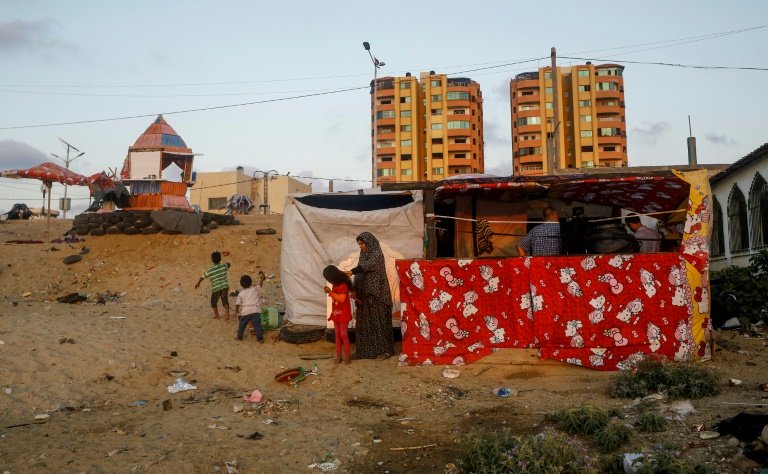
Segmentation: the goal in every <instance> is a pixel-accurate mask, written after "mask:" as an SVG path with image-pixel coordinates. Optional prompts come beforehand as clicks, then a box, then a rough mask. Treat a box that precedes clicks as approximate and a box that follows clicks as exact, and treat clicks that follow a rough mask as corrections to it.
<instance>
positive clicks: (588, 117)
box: [580, 115, 592, 122]
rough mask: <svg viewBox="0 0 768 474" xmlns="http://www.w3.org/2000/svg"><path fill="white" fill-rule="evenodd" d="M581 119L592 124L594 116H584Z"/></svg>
mask: <svg viewBox="0 0 768 474" xmlns="http://www.w3.org/2000/svg"><path fill="white" fill-rule="evenodd" d="M580 119H581V121H582V122H591V121H592V116H591V115H582V116H581V117H580Z"/></svg>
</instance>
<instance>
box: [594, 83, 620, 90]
mask: <svg viewBox="0 0 768 474" xmlns="http://www.w3.org/2000/svg"><path fill="white" fill-rule="evenodd" d="M596 86H597V90H599V91H615V90H618V89H619V86H618V85H617V84H616V83H615V82H598V83H597V84H596Z"/></svg>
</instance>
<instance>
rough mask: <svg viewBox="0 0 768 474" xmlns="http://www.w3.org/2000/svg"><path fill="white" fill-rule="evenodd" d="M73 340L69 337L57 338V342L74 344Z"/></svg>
mask: <svg viewBox="0 0 768 474" xmlns="http://www.w3.org/2000/svg"><path fill="white" fill-rule="evenodd" d="M74 343H75V340H74V339H71V338H63V337H62V338H61V339H59V344H74Z"/></svg>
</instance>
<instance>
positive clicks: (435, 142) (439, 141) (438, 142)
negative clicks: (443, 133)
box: [424, 138, 443, 146]
mask: <svg viewBox="0 0 768 474" xmlns="http://www.w3.org/2000/svg"><path fill="white" fill-rule="evenodd" d="M432 144H433V145H442V144H443V139H442V138H433V139H432ZM424 145H425V146H426V143H425V144H424Z"/></svg>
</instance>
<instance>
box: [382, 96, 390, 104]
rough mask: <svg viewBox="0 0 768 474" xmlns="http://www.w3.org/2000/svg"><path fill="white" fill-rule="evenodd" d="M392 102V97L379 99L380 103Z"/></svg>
mask: <svg viewBox="0 0 768 474" xmlns="http://www.w3.org/2000/svg"><path fill="white" fill-rule="evenodd" d="M390 104H392V97H387V98H386V99H381V100H379V105H390Z"/></svg>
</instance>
